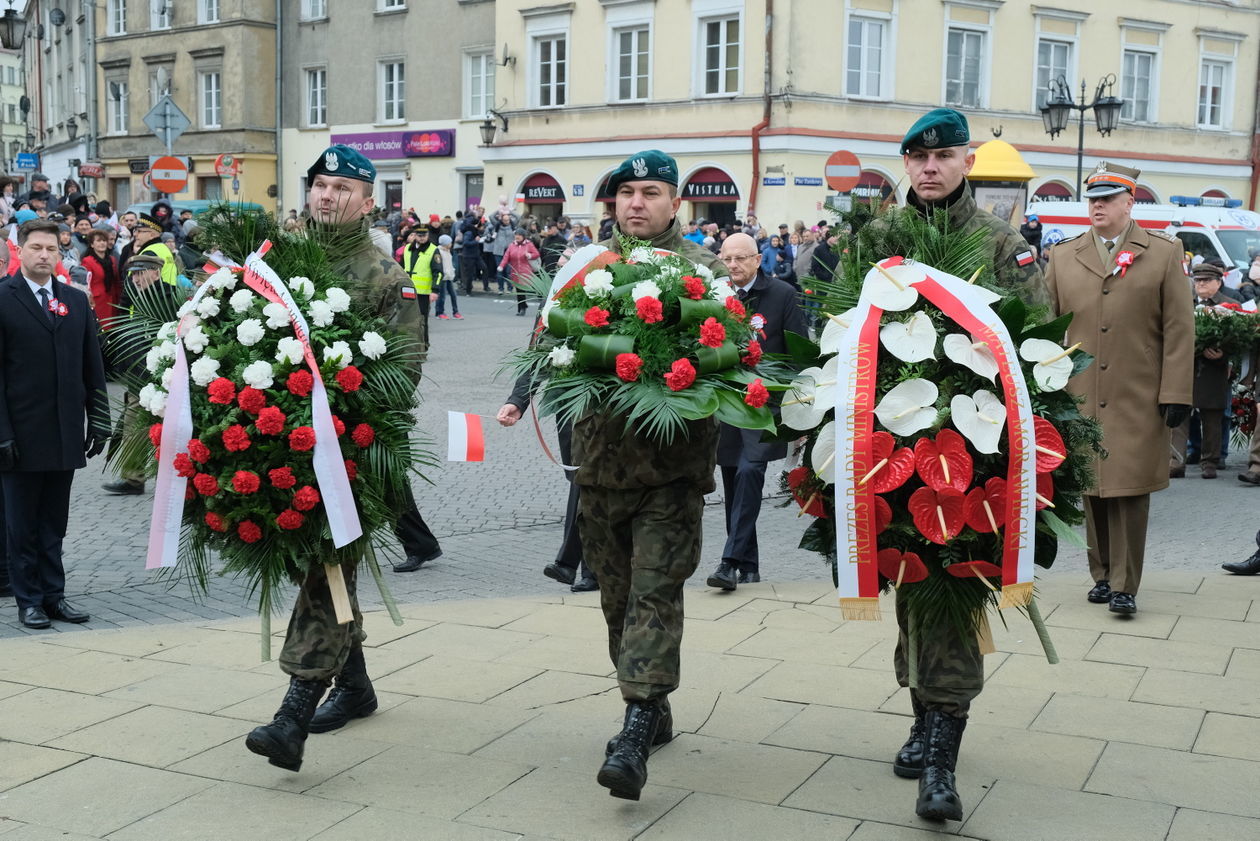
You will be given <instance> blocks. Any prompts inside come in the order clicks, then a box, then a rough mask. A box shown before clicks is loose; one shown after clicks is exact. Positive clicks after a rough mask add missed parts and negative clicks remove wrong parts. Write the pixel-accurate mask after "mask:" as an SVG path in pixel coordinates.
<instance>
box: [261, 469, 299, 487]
mask: <svg viewBox="0 0 1260 841" xmlns="http://www.w3.org/2000/svg"><path fill="white" fill-rule="evenodd" d="M267 478H268V479H270V480H271V486H272V487H273V488H279V489H280V490H287V489H288V488H291V487H293V486H294V485H296V484H297V479H296V478H294V476H293V468H292V467H277V468H276V469H274V470H268V471H267Z"/></svg>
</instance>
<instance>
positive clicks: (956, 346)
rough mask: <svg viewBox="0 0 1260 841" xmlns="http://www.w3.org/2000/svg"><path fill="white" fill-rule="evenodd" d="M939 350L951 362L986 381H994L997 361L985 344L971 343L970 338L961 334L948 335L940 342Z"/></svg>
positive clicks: (996, 372) (996, 373)
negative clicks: (968, 369) (969, 370)
mask: <svg viewBox="0 0 1260 841" xmlns="http://www.w3.org/2000/svg"><path fill="white" fill-rule="evenodd" d="M941 348H942V349H943V350H944V351H945V355H946V356H947V357H949V359H950V360H951V361H952V362H955V363H957V364H958V365H962V366H963V367H965V368H970V369H971V370H973V371H975V372H976V373H977V374H979V375H980V376H982V377H984V378H985V379H987V380H990V381H996V380H995V378H996V377H997V375H998V364H997V359H996V358H995V357H994V356H993V351H992V350H990V349H989V346H988V345H987V344H986V343H984V342H973V341H972V340H971V337H970V336H965V335H963V334H962V333H950V334H949V335H948V336H946V337H945V338H944V339H942V340H941Z"/></svg>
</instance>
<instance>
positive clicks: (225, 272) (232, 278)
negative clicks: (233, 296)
mask: <svg viewBox="0 0 1260 841" xmlns="http://www.w3.org/2000/svg"><path fill="white" fill-rule="evenodd" d="M206 283H208V284H210V285H211V286H213V287H216V288H218V289H235V288H236V273H235V272H233V271H232V270H231V269H229V268H227V267H224V268H221V269H219V270H218V271H217V272H215V273H214V274H212V275H210V278H209V280H207V281H206Z"/></svg>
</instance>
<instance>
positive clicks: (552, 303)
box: [538, 298, 556, 327]
mask: <svg viewBox="0 0 1260 841" xmlns="http://www.w3.org/2000/svg"><path fill="white" fill-rule="evenodd" d="M555 308H556V299H555V298H548V299H547V303H545V304H543V305H542V311H541V312H539V313H538V317H539V318H540V319H542V325H543V327H546V326H547V316H549V315H551V311H552V310H554V309H555Z"/></svg>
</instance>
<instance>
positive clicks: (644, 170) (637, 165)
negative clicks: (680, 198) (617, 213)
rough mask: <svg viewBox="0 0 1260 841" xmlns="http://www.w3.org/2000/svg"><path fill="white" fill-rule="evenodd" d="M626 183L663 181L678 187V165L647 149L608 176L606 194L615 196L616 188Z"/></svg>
mask: <svg viewBox="0 0 1260 841" xmlns="http://www.w3.org/2000/svg"><path fill="white" fill-rule="evenodd" d="M627 181H664V182H665V183H666V184H671V185H673V186H675V187H677V186H678V163H677V162H676V161H675V160H674V159H673V158H671V157H670V156H669V155H667V154H665V153H664V152H661V151H658V150H656V149H648V150H647V151H646V152H639V153H638V154H637V155H631V156H630V157H628V158H626V159H625V160H624V161H622V162H621V165H620V166H619V167H617V168H616V169H614V170H613V171H612V174H611V175H609V176H608V193H609V194H610V195H615V194H616V192H617V188H618V187H620V186H621V185H622V184H624V183H625V182H627Z"/></svg>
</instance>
